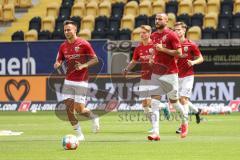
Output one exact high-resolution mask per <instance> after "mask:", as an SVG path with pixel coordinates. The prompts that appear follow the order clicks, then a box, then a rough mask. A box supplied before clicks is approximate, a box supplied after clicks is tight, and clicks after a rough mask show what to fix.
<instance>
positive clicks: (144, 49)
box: [133, 42, 154, 80]
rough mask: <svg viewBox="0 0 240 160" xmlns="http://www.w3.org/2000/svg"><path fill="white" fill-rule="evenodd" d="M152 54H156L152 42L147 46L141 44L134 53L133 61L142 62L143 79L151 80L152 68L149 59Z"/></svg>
mask: <svg viewBox="0 0 240 160" xmlns="http://www.w3.org/2000/svg"><path fill="white" fill-rule="evenodd" d="M152 54H154V49H153V44H152V42H151V43H148V44H147V45H143V44H142V43H139V45H138V46H137V47H136V48H135V50H134V52H133V60H135V61H140V62H141V74H142V77H141V78H142V79H146V80H150V79H151V75H152V67H151V65H150V64H149V59H150V56H151V55H152Z"/></svg>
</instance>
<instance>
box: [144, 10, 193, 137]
mask: <svg viewBox="0 0 240 160" xmlns="http://www.w3.org/2000/svg"><path fill="white" fill-rule="evenodd" d="M167 22H168V16H167V15H166V14H165V13H158V14H157V15H156V18H155V25H156V29H157V31H155V32H154V33H152V35H151V39H152V41H153V43H154V45H155V51H156V52H155V54H154V58H153V60H154V62H153V74H152V77H151V80H152V81H153V82H154V84H156V86H158V87H159V88H158V90H157V91H156V92H155V91H154V92H155V93H154V92H152V93H151V95H154V96H153V97H152V98H153V99H152V104H151V106H152V111H153V114H154V115H156V118H155V121H153V131H154V132H153V133H152V134H151V135H149V136H148V139H149V140H160V136H159V107H158V106H159V103H160V96H161V95H165V94H166V95H167V97H168V99H169V102H170V103H171V105H172V106H173V107H174V108H175V109H176V111H177V112H178V113H180V117H181V120H182V125H181V129H182V132H181V138H184V137H186V136H187V133H188V114H187V112H186V111H185V109H184V107H183V106H182V105H181V104H180V103H179V101H178V99H179V97H178V67H177V59H176V57H177V56H179V55H181V54H182V50H181V43H180V40H179V38H178V36H177V34H176V33H174V32H173V31H172V30H170V29H169V28H168V27H167Z"/></svg>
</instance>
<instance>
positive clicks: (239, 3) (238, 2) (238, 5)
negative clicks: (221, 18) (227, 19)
mask: <svg viewBox="0 0 240 160" xmlns="http://www.w3.org/2000/svg"><path fill="white" fill-rule="evenodd" d="M236 13H240V0H235V2H234V6H233V14H236Z"/></svg>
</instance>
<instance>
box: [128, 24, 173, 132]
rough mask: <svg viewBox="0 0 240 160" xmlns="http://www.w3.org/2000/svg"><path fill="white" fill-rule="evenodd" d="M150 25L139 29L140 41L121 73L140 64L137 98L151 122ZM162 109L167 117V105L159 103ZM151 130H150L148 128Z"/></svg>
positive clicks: (151, 44)
mask: <svg viewBox="0 0 240 160" xmlns="http://www.w3.org/2000/svg"><path fill="white" fill-rule="evenodd" d="M151 31H152V29H151V26H148V25H142V26H141V31H140V38H141V42H140V43H139V44H138V46H137V47H136V48H135V50H134V53H133V58H132V60H131V61H130V63H129V64H128V65H127V67H126V68H124V69H123V74H124V75H127V74H128V72H129V71H130V70H132V69H133V68H134V67H135V66H136V64H137V63H140V64H141V80H140V85H139V99H140V100H142V106H143V109H144V113H145V114H146V116H147V117H148V118H149V120H150V122H151V124H153V122H152V118H151V117H155V115H153V114H152V109H151V95H150V88H151V85H152V83H151V75H152V66H151V64H150V63H149V61H151V58H152V56H153V54H154V49H153V47H154V46H153V43H152V40H151V39H150V35H151ZM159 107H160V108H161V109H163V111H164V115H165V117H166V119H168V118H169V114H170V113H169V111H168V105H167V104H163V103H161V104H160V106H159ZM150 132H151V130H150Z"/></svg>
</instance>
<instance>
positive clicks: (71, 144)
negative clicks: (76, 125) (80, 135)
mask: <svg viewBox="0 0 240 160" xmlns="http://www.w3.org/2000/svg"><path fill="white" fill-rule="evenodd" d="M62 145H63V148H64V149H65V150H75V149H77V147H78V145H79V142H78V140H77V137H76V136H74V135H71V134H68V135H66V136H64V137H63V139H62Z"/></svg>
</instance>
